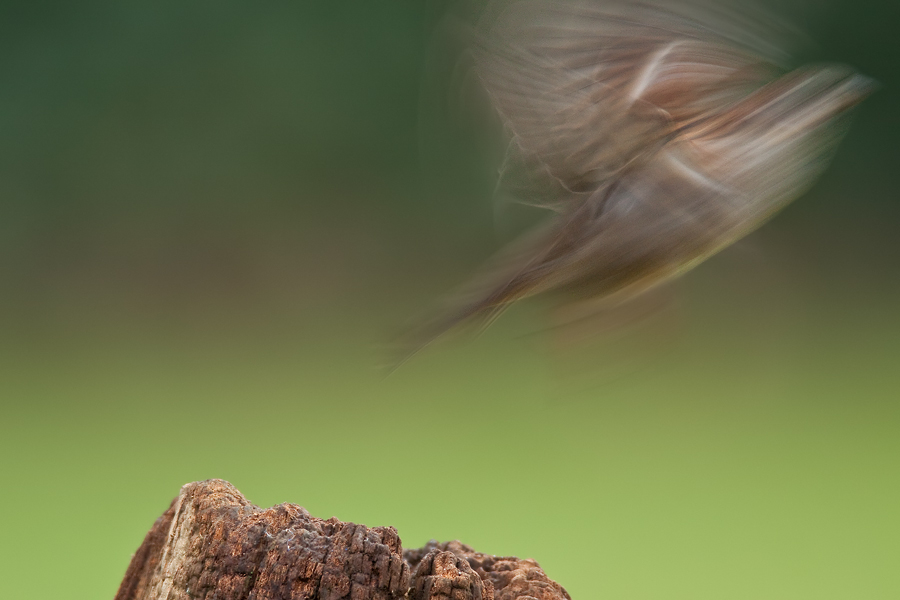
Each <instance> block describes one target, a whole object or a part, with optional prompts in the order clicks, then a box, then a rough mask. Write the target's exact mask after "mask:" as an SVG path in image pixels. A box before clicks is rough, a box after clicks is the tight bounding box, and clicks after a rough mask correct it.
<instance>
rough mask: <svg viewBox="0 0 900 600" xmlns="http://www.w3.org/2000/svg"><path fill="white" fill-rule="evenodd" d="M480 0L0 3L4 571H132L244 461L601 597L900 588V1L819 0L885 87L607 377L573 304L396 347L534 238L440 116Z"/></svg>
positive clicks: (60, 588)
mask: <svg viewBox="0 0 900 600" xmlns="http://www.w3.org/2000/svg"><path fill="white" fill-rule="evenodd" d="M445 8H446V7H445V6H444V5H443V3H441V2H419V1H413V0H393V1H391V2H372V1H371V0H365V1H363V0H358V1H357V0H345V1H344V2H320V1H318V0H305V1H303V2H268V3H243V2H232V1H224V2H223V1H219V2H210V1H196V2H183V1H174V0H165V1H160V2H153V3H109V2H107V3H103V2H90V1H87V2H49V3H44V2H22V1H7V2H3V3H2V5H0V489H2V494H0V515H2V517H0V519H2V527H0V540H2V541H0V579H2V581H3V586H2V587H3V591H2V595H3V597H6V598H63V597H65V598H70V599H73V600H74V599H93V598H110V597H112V596H113V595H114V594H115V591H116V589H117V586H118V583H119V581H120V579H121V577H122V575H123V574H124V571H125V568H126V566H127V564H128V561H129V560H130V557H131V554H132V552H134V550H135V549H136V548H137V547H138V545H139V544H140V543H141V541H142V539H143V536H144V534H145V533H146V531H147V530H148V529H149V527H150V525H151V524H152V523H153V521H154V519H155V518H156V517H157V516H158V515H159V514H161V513H162V512H163V510H165V508H166V507H167V506H168V503H169V501H170V500H171V498H172V497H174V496H175V495H176V494H177V492H178V489H179V487H180V486H181V485H182V484H184V483H186V482H189V481H194V480H200V479H206V478H211V477H220V478H225V479H228V480H229V481H231V482H232V483H234V484H235V485H236V486H237V487H238V488H239V489H240V490H241V491H242V492H243V493H244V494H245V495H246V496H247V497H248V498H249V499H250V500H251V501H253V502H255V503H257V504H259V505H262V506H270V505H273V504H276V503H280V502H285V501H289V502H294V503H297V504H301V505H303V506H305V507H306V508H307V509H309V510H310V511H311V512H312V513H313V514H314V515H317V516H321V517H325V518H327V517H330V516H332V515H335V516H338V517H339V518H341V519H343V520H352V521H355V522H362V523H366V524H368V525H373V526H374V525H394V526H396V527H397V529H398V530H399V533H400V535H401V538H402V539H403V542H404V546H406V547H416V546H419V545H421V544H423V543H425V542H426V541H427V540H428V539H429V538H438V539H440V540H448V539H460V540H463V541H464V542H466V543H469V544H472V545H474V546H475V547H476V548H478V549H479V550H481V551H485V552H491V553H496V554H516V555H520V556H528V557H534V558H536V559H537V560H538V561H539V562H540V563H541V565H542V566H543V567H544V568H545V570H546V571H547V573H548V574H549V575H550V576H551V577H552V578H554V579H556V580H558V581H559V582H561V583H562V584H563V585H565V586H566V587H567V589H568V590H569V591H570V593H571V594H572V596H573V598H575V599H576V600H577V599H583V598H622V599H624V598H629V599H657V598H659V599H681V598H684V599H688V598H690V599H692V600H697V599H714V598H715V599H720V598H729V599H735V600H738V599H758V598H771V599H776V598H784V599H798V598H816V599H817V600H826V599H838V598H841V599H846V598H866V599H871V600H875V599H881V598H884V599H887V598H897V597H900V571H898V565H900V541H898V540H900V364H898V363H900V235H898V227H900V204H898V198H900V160H898V159H900V152H898V140H900V117H898V114H900V113H898V108H900V93H898V87H897V85H898V83H900V77H898V75H897V73H898V72H900V55H898V49H900V45H898V44H897V41H896V40H897V34H898V24H900V10H898V4H897V3H896V2H885V1H882V0H857V1H854V2H850V1H849V0H816V1H812V0H804V1H802V2H801V1H798V0H794V1H792V2H787V3H782V5H781V7H780V10H781V12H782V13H784V14H786V15H788V16H789V17H790V18H791V19H792V20H793V21H794V22H795V23H797V24H798V25H799V26H800V27H802V28H803V29H805V30H806V31H807V32H808V33H809V34H810V36H811V37H812V38H813V39H814V40H815V41H816V42H818V44H819V46H818V48H817V49H816V50H815V54H814V56H811V57H810V58H812V59H815V60H837V61H841V62H846V63H849V64H853V65H855V66H856V67H858V68H859V69H860V70H861V71H863V72H865V73H867V74H869V75H871V76H873V77H875V78H876V79H878V80H879V81H880V82H881V83H882V85H883V88H882V89H881V90H880V91H879V92H878V93H877V94H876V95H875V96H873V97H872V98H870V99H869V100H867V101H866V102H865V103H864V105H863V106H862V107H861V109H860V110H859V111H858V113H857V117H856V119H855V122H854V124H853V127H852V129H851V131H850V133H849V135H848V137H847V138H846V140H845V142H844V144H843V145H842V146H841V149H840V152H839V154H838V155H837V157H836V159H835V161H834V163H833V166H832V168H831V169H830V170H829V171H828V172H827V173H826V174H825V176H824V177H822V179H821V180H820V181H819V182H818V183H817V185H816V186H815V187H814V188H813V189H812V190H811V191H810V192H809V193H808V194H807V195H806V196H804V197H803V198H801V199H800V200H799V201H797V202H796V203H795V204H793V205H792V206H790V207H789V208H788V209H787V210H785V211H784V213H782V214H781V215H780V216H778V217H777V218H776V219H775V220H774V221H772V222H771V223H770V224H768V225H766V226H765V227H764V228H763V229H761V230H760V231H759V232H757V233H755V234H754V235H752V236H750V238H748V239H747V240H746V241H744V242H742V243H740V244H738V245H736V246H735V247H733V248H731V249H729V250H727V251H726V252H724V253H722V254H721V255H719V256H716V257H714V258H713V259H712V260H710V261H708V262H707V263H705V264H704V265H702V266H701V267H700V268H698V269H697V270H695V271H694V272H692V273H691V274H689V275H688V276H687V277H686V278H685V280H684V281H683V282H682V285H681V286H680V287H681V289H680V290H679V302H678V304H679V308H678V313H679V315H680V317H678V319H679V326H678V333H677V335H676V336H675V337H674V339H673V340H671V341H669V342H667V343H666V348H665V349H664V350H663V351H661V352H653V353H652V354H642V353H640V352H637V353H636V354H635V356H636V357H638V358H637V359H636V362H637V363H638V364H637V368H633V369H627V370H625V371H624V372H623V373H621V374H619V375H618V376H616V377H612V378H602V379H601V380H600V381H598V382H592V383H591V384H590V385H584V386H580V387H578V386H569V385H567V381H566V378H565V376H564V374H565V373H566V370H565V369H564V368H562V369H560V368H559V367H560V366H559V362H560V361H559V358H558V357H557V356H556V355H554V353H553V352H551V351H550V350H549V348H550V347H551V346H552V344H548V343H547V342H548V340H547V339H546V338H547V335H545V333H544V332H543V330H542V328H541V318H542V317H541V314H542V310H543V309H542V307H541V306H540V305H538V304H536V303H532V304H527V305H525V306H524V307H522V308H517V309H515V310H513V311H511V312H510V313H509V314H508V315H506V316H504V318H503V319H501V320H500V321H499V322H498V323H497V324H496V326H495V327H494V328H492V329H491V330H489V331H488V332H487V333H486V334H485V335H484V336H482V337H480V338H478V339H477V340H475V341H472V342H470V343H445V344H439V345H438V346H436V347H434V348H430V349H429V350H428V351H427V352H425V353H423V354H422V355H420V356H419V357H417V358H416V359H415V360H414V361H412V362H410V363H408V364H407V365H405V366H404V367H403V368H402V369H400V370H399V371H397V372H396V373H394V374H393V375H392V376H390V377H388V378H386V379H385V378H384V377H383V372H382V371H379V369H378V363H379V357H380V355H379V352H380V350H379V347H380V346H379V345H380V344H383V343H384V342H386V341H388V340H390V339H391V336H392V335H393V334H394V333H395V332H396V331H397V330H398V328H399V327H400V326H401V325H402V324H403V323H404V322H405V320H406V319H407V318H408V317H409V316H410V315H411V314H416V313H418V312H420V311H421V310H422V309H423V308H425V307H427V306H429V305H430V303H431V302H432V301H433V300H434V299H435V298H436V297H438V296H440V295H441V294H442V293H444V292H445V291H446V290H448V289H450V288H452V287H454V286H455V285H456V284H458V283H459V282H461V281H463V280H464V279H465V277H466V274H468V273H469V272H471V270H472V269H473V268H474V267H475V266H476V265H477V264H478V263H479V262H481V261H482V260H484V259H485V258H486V257H487V256H489V255H490V253H491V252H492V251H493V250H494V249H496V248H497V243H498V241H497V236H496V235H495V228H494V223H493V222H492V208H491V206H490V201H489V197H490V185H489V177H488V173H487V172H486V171H485V172H482V171H481V170H479V169H480V167H479V165H478V164H477V160H475V159H474V158H473V152H471V151H467V150H466V145H465V143H462V142H461V141H460V140H459V139H456V140H455V141H453V140H451V141H448V142H447V143H446V144H443V143H441V142H440V137H439V136H438V137H437V138H436V139H438V141H437V142H434V139H435V138H433V137H431V138H430V140H429V139H424V138H429V135H423V133H422V132H423V131H427V130H428V127H427V125H428V123H424V122H423V117H422V115H423V114H427V110H425V111H423V110H422V109H423V104H427V101H423V98H427V97H428V94H423V90H424V89H426V88H428V85H429V84H427V81H429V78H430V77H434V76H438V75H440V70H441V69H443V68H444V67H446V65H443V63H441V61H440V60H438V61H437V62H435V60H434V58H433V55H434V49H435V42H434V37H433V33H434V31H435V28H436V26H437V23H438V22H439V19H440V15H441V14H442V12H443V11H444V10H445ZM438 54H439V52H438ZM436 65H439V66H436ZM440 65H443V66H440ZM424 108H426V109H427V108H428V107H427V106H425V107H424ZM426 120H427V119H426ZM429 144H432V145H433V146H434V147H436V148H438V152H437V154H435V153H432V154H430V156H431V157H432V159H430V162H431V163H432V166H433V163H437V164H439V166H440V167H441V168H440V169H438V170H437V171H438V172H439V173H438V174H435V170H434V169H429V168H423V164H424V163H427V162H429V161H423V159H422V157H423V148H426V150H427V148H428V146H429ZM432 149H434V148H432ZM425 154H428V153H427V152H425ZM435 156H437V157H438V158H437V159H434V157H435ZM429 173H431V174H429ZM642 356H646V359H644V358H641V357H642ZM561 373H562V374H563V375H562V376H561Z"/></svg>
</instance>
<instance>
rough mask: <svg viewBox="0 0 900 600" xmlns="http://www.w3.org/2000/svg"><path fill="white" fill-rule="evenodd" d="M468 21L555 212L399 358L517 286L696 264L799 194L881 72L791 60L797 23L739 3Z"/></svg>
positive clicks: (499, 14) (565, 8) (658, 274)
mask: <svg viewBox="0 0 900 600" xmlns="http://www.w3.org/2000/svg"><path fill="white" fill-rule="evenodd" d="M471 33H472V35H471V51H470V54H471V56H472V58H473V65H474V72H475V75H476V76H477V79H478V80H479V81H480V83H481V85H482V86H483V89H484V91H485V92H486V95H487V97H488V98H489V100H490V103H491V105H492V106H493V108H494V109H495V110H496V112H497V114H498V115H499V117H500V119H501V121H502V124H503V126H504V129H505V131H506V132H507V134H508V135H509V150H508V152H509V156H508V159H509V160H511V161H515V162H516V163H517V165H518V168H519V170H520V171H521V170H522V169H524V170H526V171H527V172H528V173H529V175H530V176H531V179H532V180H535V181H538V180H539V181H542V182H543V183H544V184H546V185H541V186H540V189H541V190H542V193H543V194H544V197H541V198H538V200H537V204H539V205H540V206H542V207H545V208H548V209H550V210H551V211H552V213H551V214H552V215H553V216H552V218H551V219H550V220H549V222H548V223H546V224H545V225H544V226H542V227H541V228H539V229H538V230H537V231H534V232H532V233H530V234H528V235H526V236H525V237H523V238H522V239H520V240H518V241H517V242H515V243H514V244H512V245H511V246H510V247H509V248H507V249H505V250H504V251H502V252H501V253H500V255H499V256H497V257H495V259H494V260H493V262H492V263H491V264H490V265H489V266H488V267H486V268H485V269H484V271H483V272H482V273H481V274H480V275H479V276H478V277H476V278H475V279H474V281H473V282H472V283H471V284H470V285H469V286H468V287H466V288H465V289H464V290H463V291H462V292H461V293H460V294H458V295H457V296H456V297H454V298H453V299H452V300H451V301H450V303H449V305H448V307H447V308H445V310H443V311H442V312H441V314H439V315H438V316H437V317H436V318H434V319H432V320H430V321H428V322H426V323H424V324H422V325H421V326H419V327H417V328H416V329H415V330H414V331H413V332H412V334H411V335H410V336H409V337H408V339H407V340H406V341H405V342H404V348H403V349H402V353H403V360H405V359H406V358H408V357H409V356H411V355H412V354H413V353H415V352H416V351H418V350H419V349H421V348H422V347H423V346H425V345H427V344H428V343H430V342H431V341H432V340H434V339H436V338H437V337H439V336H440V335H442V334H443V333H445V332H446V331H448V330H450V329H453V328H455V327H456V326H457V325H460V324H461V323H464V322H469V321H474V322H477V323H479V324H480V325H482V326H486V325H487V324H489V323H490V322H491V321H492V320H493V319H495V318H496V317H497V316H498V315H499V314H500V313H501V312H503V310H504V309H506V308H507V307H509V306H510V305H511V304H512V303H514V302H516V301H517V300H520V299H522V298H526V297H529V296H533V295H536V294H540V293H544V292H549V291H556V292H561V296H562V297H564V298H567V299H568V300H570V301H571V300H583V299H602V300H610V299H612V301H613V302H617V301H619V300H624V299H628V298H633V297H635V296H637V295H639V294H641V293H642V292H644V291H646V290H649V289H651V288H653V287H655V286H657V285H658V284H660V283H661V282H664V281H667V280H671V279H673V278H675V277H677V276H678V275H680V274H682V273H684V272H685V271H687V270H689V269H691V268H692V267H694V266H695V265H697V264H698V263H700V262H702V261H703V260H705V259H706V258H708V257H710V256H711V255H713V254H715V253H716V252H718V251H719V250H721V249H723V248H724V247H726V246H728V245H729V244H732V243H733V242H735V241H736V240H738V239H740V238H741V237H743V236H745V235H746V234H748V233H749V232H751V231H752V230H754V229H756V228H757V227H759V226H760V225H761V224H762V223H763V222H765V221H766V220H767V219H768V218H769V217H771V216H772V215H773V214H774V213H775V212H777V211H778V210H780V209H782V208H783V207H784V206H786V205H787V204H788V203H789V202H791V201H792V200H794V199H795V198H797V197H798V196H799V195H801V194H802V193H803V192H804V191H805V190H806V189H807V188H808V187H809V186H810V185H811V184H812V183H813V182H814V181H815V179H816V178H817V177H818V175H819V174H820V173H821V172H822V170H823V169H824V168H825V166H826V164H827V163H828V161H829V159H830V158H831V156H832V154H833V153H834V150H835V147H836V145H837V143H838V142H839V141H840V138H841V137H842V135H843V134H844V132H845V130H846V119H845V118H843V117H844V115H846V113H847V111H848V109H850V108H852V107H853V106H855V105H856V104H858V103H859V102H860V101H861V100H862V99H863V98H865V97H866V96H867V95H868V94H869V93H871V91H872V90H873V87H874V84H873V82H872V81H871V80H870V79H868V78H866V77H864V76H862V75H859V74H857V73H856V72H855V71H854V70H853V69H851V68H849V67H847V66H842V65H833V64H819V65H813V66H806V67H801V68H797V69H794V70H791V69H790V67H789V62H790V56H789V53H788V51H787V48H788V47H789V46H790V45H791V43H792V42H793V40H795V39H796V38H797V34H796V33H795V32H793V31H792V30H791V29H790V28H788V27H787V26H785V25H783V24H781V23H780V22H779V21H777V20H775V19H774V18H772V17H770V16H768V15H767V14H766V13H765V12H763V11H761V10H757V9H754V8H751V7H750V6H749V3H746V2H745V3H743V4H741V5H740V7H739V6H738V5H728V4H723V3H721V2H720V3H713V2H704V1H702V0H668V1H665V0H645V1H629V0H595V1H591V0H520V1H506V2H492V3H489V4H488V6H487V9H486V10H485V11H484V13H483V14H482V17H481V20H480V22H479V23H478V24H476V25H475V26H473V27H472V29H471ZM503 176H504V173H503V172H501V174H500V177H501V179H502V178H503Z"/></svg>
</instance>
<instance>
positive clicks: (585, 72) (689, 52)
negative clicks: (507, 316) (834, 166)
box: [475, 0, 787, 193]
mask: <svg viewBox="0 0 900 600" xmlns="http://www.w3.org/2000/svg"><path fill="white" fill-rule="evenodd" d="M774 29H776V26H775V25H773V23H771V22H768V21H767V20H766V19H765V18H764V16H763V15H761V14H750V13H749V12H746V11H745V12H741V11H739V10H738V9H736V8H735V9H724V8H719V9H716V10H713V9H712V8H711V7H709V6H701V5H700V4H698V3H697V2H677V1H675V0H672V1H670V2H667V3H665V5H663V4H662V3H661V0H659V2H624V1H621V0H614V1H607V2H590V1H587V0H565V1H547V0H523V1H520V2H513V3H505V4H504V5H502V6H498V5H497V4H496V3H495V5H494V7H493V10H492V11H491V10H489V11H488V13H487V16H486V17H485V18H484V19H483V22H482V24H481V25H480V27H479V31H480V34H479V35H478V38H477V39H478V42H477V43H476V52H475V56H476V65H477V66H476V68H477V72H478V74H479V76H480V78H481V80H482V82H483V84H484V87H485V89H486V91H487V93H488V95H489V96H490V97H491V99H492V101H493V103H494V105H495V107H496V108H497V110H498V112H499V113H500V115H501V117H502V118H503V121H504V123H505V125H506V126H507V128H508V129H509V131H510V133H511V134H512V136H513V138H514V140H515V142H516V143H517V144H518V146H519V147H520V149H521V151H522V153H523V154H524V155H525V156H527V157H529V159H530V160H533V161H537V163H538V164H539V165H540V166H541V167H542V168H543V169H544V170H545V171H546V172H547V173H548V174H549V175H550V176H551V177H553V178H555V179H556V180H558V181H559V182H560V183H561V184H562V185H563V186H564V187H565V188H566V189H568V190H569V191H571V192H588V193H590V192H593V191H595V190H596V189H597V188H598V187H600V186H602V185H604V184H605V183H607V182H609V181H610V180H612V179H613V178H614V177H615V176H616V175H617V174H619V173H621V172H622V171H623V169H625V168H626V167H627V166H628V165H630V164H632V163H633V162H635V161H638V160H641V159H642V158H646V157H649V156H651V155H652V154H653V152H655V151H656V150H657V149H658V148H659V147H660V146H661V145H662V144H663V143H664V142H665V140H666V138H667V137H668V136H669V135H670V134H671V133H672V132H673V131H674V130H676V129H677V128H678V127H681V126H684V125H685V124H686V123H689V122H690V121H691V120H693V119H696V118H698V117H700V116H702V115H704V114H706V113H708V112H709V111H711V110H715V109H717V108H720V107H722V106H724V105H726V104H728V103H730V102H733V101H736V100H738V99H739V98H741V97H742V96H744V95H746V94H747V93H748V92H749V91H752V90H753V89H755V88H757V87H759V86H761V85H763V84H764V83H765V82H766V81H768V80H770V79H772V77H773V72H774V71H777V70H778V69H779V65H783V64H784V63H785V62H786V59H787V55H786V52H784V51H782V50H781V48H780V46H779V45H778V44H772V43H771V41H769V40H771V39H772V38H773V37H774V38H776V39H777V37H778V36H776V35H773V33H772V30H774Z"/></svg>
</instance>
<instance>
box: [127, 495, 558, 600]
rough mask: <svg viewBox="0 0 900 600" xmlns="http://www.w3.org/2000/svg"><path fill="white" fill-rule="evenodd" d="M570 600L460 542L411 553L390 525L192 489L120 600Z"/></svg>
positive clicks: (152, 538)
mask: <svg viewBox="0 0 900 600" xmlns="http://www.w3.org/2000/svg"><path fill="white" fill-rule="evenodd" d="M188 599H191V600H213V599H215V600H345V599H346V600H400V599H403V600H516V599H519V600H569V595H568V594H567V593H566V591H565V590H564V589H563V588H562V586H560V585H559V584H557V583H555V582H553V581H551V580H550V579H549V578H547V576H546V575H545V574H544V572H543V571H541V569H540V567H539V566H538V564H537V563H536V562H534V561H533V560H530V559H528V560H521V559H518V558H514V557H496V556H491V555H487V554H481V553H478V552H475V551H474V550H473V549H472V548H470V547H468V546H466V545H464V544H461V543H459V542H448V543H445V544H437V543H436V542H431V543H429V544H428V545H427V546H425V547H424V548H421V549H418V550H408V551H406V553H405V554H404V552H403V549H402V547H401V545H400V537H399V536H398V535H397V531H396V530H395V529H394V528H393V527H372V528H369V527H366V526H365V525H356V524H354V523H343V522H341V521H338V520H337V519H336V518H331V519H328V520H327V521H326V520H323V519H317V518H316V517H312V516H310V514H309V513H308V512H306V510H304V509H303V508H301V507H299V506H297V505H294V504H281V505H279V506H275V507H272V508H269V509H266V510H263V509H261V508H259V507H257V506H254V505H253V504H251V503H250V502H248V501H247V500H246V499H245V498H244V497H243V496H242V495H241V493H240V492H238V491H237V490H236V489H235V488H234V486H232V485H231V484H230V483H228V482H226V481H222V480H218V479H211V480H209V481H202V482H197V483H190V484H188V485H185V486H184V487H183V488H181V493H180V494H179V496H178V497H177V498H175V499H174V500H173V501H172V504H171V506H169V509H168V510H167V511H166V512H165V513H163V515H162V516H161V517H160V518H159V519H157V520H156V523H154V525H153V527H152V528H151V529H150V532H149V533H148V534H147V537H146V538H145V539H144V543H143V544H141V547H140V548H138V551H137V552H136V553H135V555H134V557H133V558H132V559H131V564H130V565H129V566H128V570H127V571H126V573H125V578H124V579H123V580H122V584H121V586H120V587H119V592H118V593H117V594H116V599H115V600H188Z"/></svg>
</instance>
